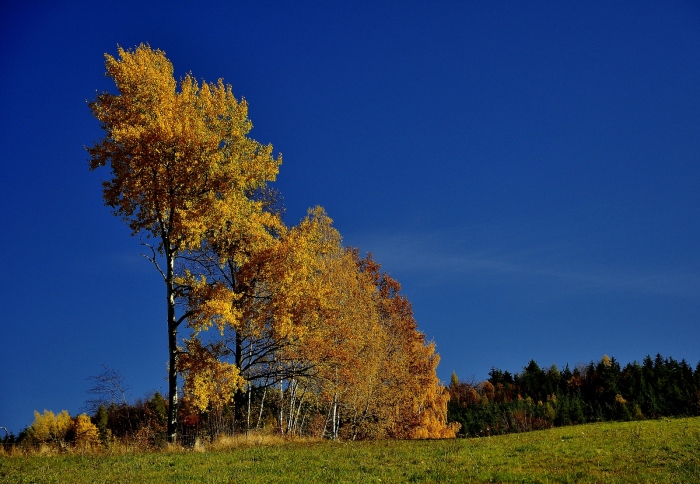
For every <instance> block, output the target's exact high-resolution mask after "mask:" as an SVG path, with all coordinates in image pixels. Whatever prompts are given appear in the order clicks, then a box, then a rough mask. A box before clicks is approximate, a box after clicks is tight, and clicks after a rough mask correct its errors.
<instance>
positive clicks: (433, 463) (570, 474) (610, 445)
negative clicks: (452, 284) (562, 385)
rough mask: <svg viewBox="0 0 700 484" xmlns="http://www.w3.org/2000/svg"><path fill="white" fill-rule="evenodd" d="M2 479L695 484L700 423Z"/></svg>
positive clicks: (67, 466) (25, 472)
mask: <svg viewBox="0 0 700 484" xmlns="http://www.w3.org/2000/svg"><path fill="white" fill-rule="evenodd" d="M0 481H2V482H56V483H58V482H76V483H82V482H85V483H88V482H90V483H92V482H130V483H131V482H167V483H176V482H177V483H179V482H211V483H216V482H234V481H237V482H509V481H517V482H655V483H656V482H683V483H687V482H700V418H692V419H672V420H654V421H642V422H624V423H600V424H590V425H582V426H575V427H561V428H555V429H551V430H545V431H539V432H531V433H524V434H511V435H505V436H499V437H487V438H481V439H460V440H441V441H379V442H342V443H337V442H318V443H308V442H307V443H285V444H280V445H274V446H263V445H256V446H250V445H249V446H241V447H239V448H235V449H230V450H225V451H222V450H206V451H204V452H193V451H179V452H160V453H147V454H130V453H126V454H121V455H105V454H102V455H77V454H73V455H69V454H64V455H58V456H31V457H8V456H4V457H0Z"/></svg>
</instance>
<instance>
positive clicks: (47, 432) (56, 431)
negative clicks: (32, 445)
mask: <svg viewBox="0 0 700 484" xmlns="http://www.w3.org/2000/svg"><path fill="white" fill-rule="evenodd" d="M72 425H73V421H72V420H71V418H70V415H69V414H68V411H67V410H63V411H62V412H61V413H59V414H58V415H54V413H53V412H52V411H50V410H44V413H43V414H40V413H39V412H37V411H36V410H34V422H32V424H31V425H30V426H29V428H28V429H27V436H28V437H29V438H30V439H31V440H32V441H33V442H36V443H44V442H50V443H56V444H62V443H64V442H65V440H66V434H67V433H68V431H69V430H70V428H71V426H72Z"/></svg>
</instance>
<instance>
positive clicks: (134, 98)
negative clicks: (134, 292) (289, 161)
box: [88, 44, 281, 251]
mask: <svg viewBox="0 0 700 484" xmlns="http://www.w3.org/2000/svg"><path fill="white" fill-rule="evenodd" d="M118 54H119V58H115V57H112V56H110V55H106V56H105V58H106V67H107V75H108V76H109V77H111V78H112V79H113V80H114V82H115V84H116V86H117V89H118V91H119V94H118V95H114V94H109V93H103V94H101V95H99V96H98V98H97V99H96V100H95V101H93V102H91V103H89V106H90V108H91V110H92V112H93V114H94V116H95V117H96V118H97V119H98V120H99V121H100V122H101V123H102V127H103V129H104V131H105V137H104V138H103V139H102V140H100V141H99V142H98V143H96V144H95V145H94V146H93V147H91V148H88V152H89V153H90V156H91V165H90V166H91V168H92V169H95V168H97V167H98V166H104V165H107V164H109V165H110V168H111V171H112V178H111V180H109V181H108V182H106V183H105V184H104V199H105V202H106V204H107V205H109V206H111V207H112V208H113V209H114V211H115V213H116V214H117V215H120V216H122V217H123V218H125V219H126V220H127V221H128V222H129V225H130V227H131V228H132V230H133V231H134V233H136V232H140V231H142V230H143V231H146V232H147V233H150V234H151V235H153V236H154V237H156V238H160V239H161V240H160V242H161V246H160V248H161V249H163V248H164V249H165V250H175V251H177V250H182V249H193V248H196V247H198V246H199V245H200V243H201V241H202V239H203V238H204V237H205V236H206V231H207V229H208V228H210V227H212V226H219V225H217V224H219V223H220V222H221V220H222V219H226V220H228V221H237V220H245V219H247V217H249V216H250V214H251V213H255V212H260V209H259V206H258V205H256V203H255V202H254V201H252V200H250V199H249V198H248V197H247V193H248V192H249V191H251V190H254V189H256V188H258V187H261V186H263V185H264V184H265V183H267V182H268V181H273V180H274V179H275V177H276V176H277V172H278V170H279V165H280V163H281V159H280V158H278V159H277V160H275V159H274V158H273V156H272V147H271V146H269V145H268V146H263V145H261V144H260V143H258V142H256V141H254V140H251V139H249V138H247V136H246V135H247V134H248V132H249V131H250V129H251V127H252V124H251V122H250V120H249V119H248V107H247V104H246V103H245V102H240V103H239V102H238V101H237V100H236V98H235V97H234V95H233V93H232V91H231V86H229V85H226V84H224V83H223V81H222V80H219V81H218V82H217V83H206V82H203V83H202V84H201V85H200V84H199V83H198V82H197V81H196V80H195V79H194V78H193V77H192V76H191V75H189V74H188V75H186V76H185V77H184V78H183V79H182V80H181V81H180V83H179V86H178V84H177V83H176V82H175V79H174V78H173V66H172V64H171V63H170V61H169V60H168V59H167V58H166V57H165V53H164V52H163V51H160V50H153V49H151V48H150V47H149V46H148V45H143V44H142V45H140V46H138V47H137V48H136V49H134V50H124V49H122V48H121V47H120V48H119V50H118ZM178 87H179V90H178V89H177V88H178ZM163 244H166V245H170V246H171V247H164V246H163Z"/></svg>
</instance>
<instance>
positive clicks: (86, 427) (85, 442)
mask: <svg viewBox="0 0 700 484" xmlns="http://www.w3.org/2000/svg"><path fill="white" fill-rule="evenodd" d="M73 431H74V435H75V437H74V438H75V446H76V447H78V448H79V449H83V450H87V449H90V448H91V447H96V446H97V445H99V443H100V431H99V429H98V428H97V426H96V425H95V424H94V423H92V421H91V420H90V417H88V416H87V415H86V414H84V413H81V414H80V415H78V416H77V417H75V420H74V421H73Z"/></svg>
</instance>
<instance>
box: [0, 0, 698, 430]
mask: <svg viewBox="0 0 700 484" xmlns="http://www.w3.org/2000/svg"><path fill="white" fill-rule="evenodd" d="M59 3H60V5H58V4H59ZM249 3H255V4H256V5H255V6H251V5H249ZM577 3H580V5H575V4H574V2H559V1H553V2H505V1H502V2H447V1H445V2H439V1H438V2H433V1H431V2H377V1H372V2H342V5H341V2H314V3H310V2H281V1H280V2H246V3H243V2H233V1H231V2H228V1H227V2H209V3H207V4H205V5H206V6H205V7H204V6H199V4H197V3H192V2H186V3H185V2H183V3H179V2H163V3H162V4H150V3H149V2H134V1H122V2H114V3H110V2H31V1H22V2H19V1H9V2H3V3H2V6H0V113H2V116H0V148H1V149H0V167H1V168H2V172H1V175H0V188H1V192H0V193H2V198H1V200H2V202H1V203H2V206H1V207H0V227H2V237H1V238H0V253H2V254H3V255H4V260H3V262H2V264H1V265H0V267H2V277H0V307H1V309H0V324H1V327H0V328H1V336H0V355H2V357H1V360H0V426H5V427H8V428H9V429H10V430H12V431H14V432H18V431H19V430H21V429H22V428H24V427H25V426H26V425H28V424H29V423H31V421H32V418H33V417H32V412H33V410H35V409H36V410H39V411H42V410H43V409H50V410H53V411H60V410H62V409H67V410H69V411H70V412H71V414H76V413H77V412H78V411H80V410H81V408H82V406H83V403H84V401H85V400H86V398H88V395H87V394H86V393H85V392H86V390H87V389H88V388H89V387H90V382H89V381H87V380H86V378H87V377H89V376H90V375H96V374H98V373H100V371H101V369H102V367H101V365H102V364H106V365H109V366H110V367H111V368H114V369H117V370H119V371H120V372H121V373H122V374H123V376H124V378H125V380H126V382H127V383H128V384H129V385H130V386H131V387H132V389H131V392H130V393H131V398H132V399H135V398H137V397H141V396H143V395H144V394H146V393H147V392H150V391H154V390H160V391H164V390H165V388H166V382H165V376H166V360H167V354H166V349H167V344H166V330H165V303H164V288H163V284H162V282H161V281H160V280H159V276H158V274H157V273H156V271H155V270H154V268H153V267H152V266H151V265H150V264H149V263H148V262H147V261H146V260H145V259H143V258H141V257H140V256H139V253H140V247H139V242H138V239H137V238H134V237H130V235H129V230H128V229H127V227H126V226H125V225H124V224H123V223H122V222H121V221H120V220H118V219H116V218H115V217H113V216H112V215H111V214H110V211H109V209H108V208H106V207H104V206H103V202H102V199H101V188H100V181H101V179H102V178H103V177H105V176H107V174H108V172H107V171H106V170H104V171H98V172H89V170H88V164H87V153H86V152H85V151H84V148H83V147H84V146H85V145H91V144H92V143H93V142H94V141H95V140H96V139H97V138H99V137H100V136H101V131H100V130H99V126H98V123H97V121H95V120H94V119H93V118H92V117H91V114H90V112H89V110H88V108H87V106H86V102H85V101H86V100H88V99H93V98H94V97H95V94H96V91H98V90H99V91H102V90H113V86H112V84H111V81H110V80H109V79H107V78H105V77H104V75H103V74H104V58H103V54H104V53H105V52H109V53H111V54H113V55H114V54H116V48H117V44H119V45H122V46H124V47H134V46H136V45H138V44H139V43H141V42H148V43H150V45H151V46H152V47H157V48H160V49H163V50H164V51H165V52H166V53H167V55H168V57H169V58H170V59H171V60H172V62H173V63H174V66H175V71H176V76H177V77H180V76H182V75H184V74H185V73H186V72H189V71H191V72H192V73H193V74H194V75H195V76H196V77H197V78H200V79H201V78H204V79H206V80H210V81H214V80H216V79H217V78H219V77H223V78H224V80H225V81H226V82H228V83H230V84H232V85H233V89H234V93H235V94H236V96H238V97H240V96H243V97H245V98H246V99H247V100H248V102H249V104H250V116H251V119H252V121H253V123H254V125H255V128H254V129H253V131H252V133H251V136H252V137H254V138H255V139H257V140H258V141H261V142H263V143H272V144H273V145H274V147H275V151H276V152H282V153H283V157H284V163H283V165H282V167H281V171H280V175H279V182H278V183H277V184H276V185H277V187H278V188H279V189H280V190H281V191H282V193H283V195H284V197H285V204H286V206H287V222H288V223H289V224H294V223H296V222H298V221H299V219H300V218H301V217H302V216H303V215H304V214H305V212H306V209H307V207H310V206H313V205H317V204H320V205H323V206H324V207H325V208H326V209H327V211H328V212H329V214H330V216H331V217H332V218H333V219H334V220H335V223H336V226H337V227H338V229H339V230H340V231H341V233H342V234H343V236H344V240H345V242H346V243H347V244H349V245H354V246H359V247H360V248H361V249H362V250H363V251H371V252H373V253H374V255H375V257H376V259H377V260H378V261H379V262H381V263H383V267H384V269H385V270H387V271H388V272H390V273H391V274H392V275H393V276H394V277H395V278H396V279H398V280H399V281H400V282H401V283H402V284H403V287H404V292H405V293H406V295H407V296H408V297H409V299H410V300H411V301H412V302H413V305H414V310H415V314H416V317H417V320H418V323H419V326H420V328H421V329H422V330H423V331H424V332H425V333H426V334H427V336H428V338H430V339H434V340H435V342H436V343H437V347H438V351H439V353H440V354H441V357H442V362H441V363H440V366H439V369H438V373H439V375H440V377H441V378H442V379H443V380H445V381H448V380H449V376H450V374H451V372H452V371H455V372H456V373H457V374H458V375H459V376H460V377H461V378H462V379H467V378H471V377H474V378H476V379H484V378H486V377H487V373H488V371H489V369H490V368H491V367H492V366H495V367H498V368H500V369H503V370H508V371H511V372H517V371H520V370H521V369H522V367H523V366H525V365H526V364H527V363H528V361H529V360H530V359H535V360H536V361H537V362H538V363H539V364H540V365H541V366H549V365H551V364H552V363H556V364H557V365H558V366H559V367H560V368H561V367H563V366H564V365H565V364H566V363H569V364H570V365H572V366H573V365H575V364H576V363H579V362H589V361H591V360H596V361H597V360H599V359H600V358H601V357H602V356H603V354H608V355H611V356H615V357H616V358H617V359H618V360H620V361H621V362H622V363H627V362H629V361H633V360H638V361H641V359H642V358H644V356H646V355H647V354H652V355H654V354H656V353H657V352H660V353H661V354H663V355H664V356H672V357H674V358H676V359H679V360H680V359H682V358H685V359H686V360H687V361H688V362H689V363H690V364H691V365H693V366H695V364H696V363H697V362H698V361H699V360H700V250H699V249H700V246H699V243H698V240H699V236H700V227H699V221H700V204H699V203H698V202H699V195H700V191H699V187H700V163H699V162H698V161H699V160H698V158H699V157H700V130H699V128H700V89H698V86H699V84H698V81H699V80H700V7H699V6H698V5H697V4H696V3H694V2H690V1H688V2H663V1H659V2H639V1H630V2H577ZM610 3H614V5H609V4H610ZM173 4H177V5H178V6H173ZM477 4H478V5H477ZM0 435H4V434H0Z"/></svg>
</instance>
